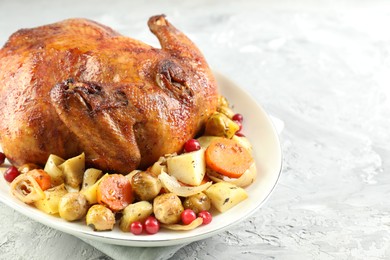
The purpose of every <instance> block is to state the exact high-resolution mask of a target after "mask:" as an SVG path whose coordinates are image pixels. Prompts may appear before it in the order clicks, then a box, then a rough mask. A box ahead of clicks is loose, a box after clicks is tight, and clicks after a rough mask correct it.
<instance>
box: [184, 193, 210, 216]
mask: <svg viewBox="0 0 390 260" xmlns="http://www.w3.org/2000/svg"><path fill="white" fill-rule="evenodd" d="M183 206H184V208H185V209H192V210H193V211H194V212H195V214H198V213H199V212H201V211H203V210H209V209H210V207H211V202H210V199H209V197H207V195H206V194H204V193H203V192H200V193H198V194H195V195H192V196H189V197H187V198H186V199H185V200H184V202H183Z"/></svg>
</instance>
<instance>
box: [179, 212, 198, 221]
mask: <svg viewBox="0 0 390 260" xmlns="http://www.w3.org/2000/svg"><path fill="white" fill-rule="evenodd" d="M180 216H181V222H183V224H184V225H188V224H191V222H192V221H194V220H195V219H196V214H195V212H194V211H193V210H192V209H185V210H184V211H183V212H182V213H181V215H180Z"/></svg>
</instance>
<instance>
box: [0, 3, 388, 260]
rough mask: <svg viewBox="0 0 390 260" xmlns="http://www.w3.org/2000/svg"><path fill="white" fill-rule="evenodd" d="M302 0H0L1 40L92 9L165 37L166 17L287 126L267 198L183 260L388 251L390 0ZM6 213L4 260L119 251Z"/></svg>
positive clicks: (0, 238) (0, 253) (137, 32)
mask: <svg viewBox="0 0 390 260" xmlns="http://www.w3.org/2000/svg"><path fill="white" fill-rule="evenodd" d="M294 2H295V3H294V4H293V3H289V1H287V0H285V1H278V2H274V1H245V0H244V1H233V0H225V1H206V0H201V1H141V0H139V1H131V2H130V1H109V2H108V1H107V2H106V1H101V3H99V1H91V0H84V1H74V0H68V1H56V2H54V1H42V0H39V1H9V2H6V1H0V44H3V43H4V42H5V41H6V40H7V38H8V36H9V35H10V34H11V33H13V32H14V31H16V30H17V29H19V28H22V27H32V26H37V25H41V24H45V23H49V22H54V21H58V20H62V19H65V18H69V17H87V18H91V19H94V20H96V21H99V22H102V23H104V24H106V25H109V26H111V27H113V28H114V29H116V30H119V31H120V32H121V33H123V34H125V35H128V36H131V37H134V38H137V39H140V40H143V41H146V42H148V43H150V44H153V45H157V41H156V39H154V37H153V36H152V35H151V34H150V33H149V31H148V30H147V27H146V20H147V18H148V17H149V16H151V15H154V14H159V13H165V14H167V15H168V18H169V19H170V20H171V21H174V24H175V25H176V26H177V27H179V28H180V29H181V30H183V31H184V32H185V33H186V34H188V35H189V36H190V37H191V38H192V39H193V40H194V41H195V42H196V43H197V44H198V46H199V48H200V49H201V50H202V51H203V52H204V54H205V56H206V58H207V59H208V62H209V63H210V65H211V66H212V67H213V68H215V69H217V70H219V71H221V72H222V73H223V74H225V75H227V76H229V77H230V78H231V79H233V80H234V81H236V82H237V83H239V84H240V85H241V86H242V87H244V88H245V89H246V90H247V91H248V92H249V93H251V94H252V95H253V97H254V98H255V99H256V100H257V101H258V102H259V103H260V104H262V106H263V107H264V108H265V109H266V110H267V111H268V112H269V113H271V114H273V115H274V116H277V117H279V118H280V119H281V120H283V121H284V123H285V130H284V132H283V133H282V135H281V142H282V146H283V152H284V171H283V174H282V176H281V179H280V182H279V185H278V186H277V188H276V190H275V192H274V193H273V196H272V197H271V199H270V200H269V201H268V202H267V204H266V205H265V206H264V207H263V208H261V209H260V210H259V211H258V212H257V213H255V215H253V216H252V217H250V218H249V219H247V220H245V221H243V222H241V223H240V224H238V225H237V226H235V227H234V228H232V229H230V230H228V231H226V232H223V233H221V234H219V235H216V236H214V237H211V238H209V239H206V240H203V241H198V242H194V243H192V244H190V245H187V246H185V247H183V248H181V249H180V250H179V251H177V252H176V253H175V254H174V255H173V259H274V258H276V259H389V258H390V200H389V195H390V172H389V168H390V148H389V147H390V131H389V129H390V34H389V30H388V28H389V24H390V3H389V2H386V1H304V0H299V1H294ZM0 123H1V122H0ZM0 212H1V213H0V223H1V225H0V234H1V235H0V259H58V260H59V259H110V257H108V256H106V255H105V254H103V253H102V252H100V251H99V250H97V249H95V248H94V247H92V246H90V245H89V244H87V243H84V242H83V241H81V240H79V239H77V238H75V237H73V236H70V235H67V234H64V233H61V232H58V231H56V230H53V229H51V228H48V227H45V226H44V225H41V224H39V223H36V222H34V221H31V220H30V219H29V218H27V217H25V216H22V215H20V214H19V213H17V212H15V211H14V210H12V209H10V208H8V207H7V206H5V205H4V204H2V203H0Z"/></svg>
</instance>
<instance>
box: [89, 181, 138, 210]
mask: <svg viewBox="0 0 390 260" xmlns="http://www.w3.org/2000/svg"><path fill="white" fill-rule="evenodd" d="M96 196H97V201H98V203H100V204H103V205H106V206H107V207H109V208H110V209H111V210H112V211H114V212H117V211H120V210H122V209H124V208H125V207H126V206H127V205H129V204H130V203H132V202H133V199H134V196H133V192H132V188H131V184H130V181H129V179H127V178H126V177H125V176H123V175H121V174H111V175H109V176H107V177H106V178H104V179H103V180H102V181H101V183H100V184H99V186H98V188H97V191H96Z"/></svg>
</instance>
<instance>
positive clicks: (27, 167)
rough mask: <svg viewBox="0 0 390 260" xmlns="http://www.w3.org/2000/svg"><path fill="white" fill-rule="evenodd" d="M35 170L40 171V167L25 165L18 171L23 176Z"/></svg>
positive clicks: (32, 164) (31, 164)
mask: <svg viewBox="0 0 390 260" xmlns="http://www.w3.org/2000/svg"><path fill="white" fill-rule="evenodd" d="M34 169H39V166H38V165H36V164H34V163H25V164H23V165H21V166H19V168H18V171H19V172H20V174H23V173H28V172H29V171H31V170H34Z"/></svg>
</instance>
